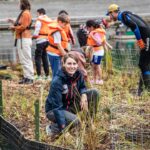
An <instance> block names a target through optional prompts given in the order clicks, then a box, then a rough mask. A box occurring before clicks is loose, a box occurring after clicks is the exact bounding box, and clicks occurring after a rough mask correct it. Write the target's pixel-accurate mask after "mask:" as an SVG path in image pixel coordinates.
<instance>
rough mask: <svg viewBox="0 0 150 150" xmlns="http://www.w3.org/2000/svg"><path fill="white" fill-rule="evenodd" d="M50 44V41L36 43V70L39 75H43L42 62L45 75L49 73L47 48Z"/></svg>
mask: <svg viewBox="0 0 150 150" xmlns="http://www.w3.org/2000/svg"><path fill="white" fill-rule="evenodd" d="M47 46H48V41H46V42H43V43H39V44H36V50H35V65H36V72H37V75H38V76H40V75H41V62H42V63H43V68H44V72H45V75H46V76H48V75H49V64H48V58H47V52H46V48H47Z"/></svg>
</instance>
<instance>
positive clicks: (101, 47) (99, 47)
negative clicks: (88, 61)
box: [87, 28, 106, 51]
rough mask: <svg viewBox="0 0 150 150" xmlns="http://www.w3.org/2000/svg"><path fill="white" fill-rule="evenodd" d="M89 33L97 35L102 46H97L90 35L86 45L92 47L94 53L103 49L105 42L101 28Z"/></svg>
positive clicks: (103, 31)
mask: <svg viewBox="0 0 150 150" xmlns="http://www.w3.org/2000/svg"><path fill="white" fill-rule="evenodd" d="M91 32H93V34H94V33H99V35H100V37H101V42H102V45H101V46H97V44H96V41H95V40H94V39H93V38H92V37H91V36H90V35H89V36H88V39H87V44H88V45H89V46H93V50H94V51H97V50H101V49H103V43H105V41H106V31H105V30H104V29H103V28H97V29H95V30H93V31H91Z"/></svg>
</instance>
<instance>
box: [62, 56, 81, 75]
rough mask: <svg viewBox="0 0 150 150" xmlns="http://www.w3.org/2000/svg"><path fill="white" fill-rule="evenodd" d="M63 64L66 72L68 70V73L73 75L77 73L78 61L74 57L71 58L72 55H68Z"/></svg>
mask: <svg viewBox="0 0 150 150" xmlns="http://www.w3.org/2000/svg"><path fill="white" fill-rule="evenodd" d="M63 66H64V68H65V70H66V72H67V73H68V74H70V75H71V76H73V75H74V73H75V72H76V71H77V69H78V63H77V62H76V61H75V60H74V59H73V58H71V57H68V58H67V59H66V61H65V62H64V64H63Z"/></svg>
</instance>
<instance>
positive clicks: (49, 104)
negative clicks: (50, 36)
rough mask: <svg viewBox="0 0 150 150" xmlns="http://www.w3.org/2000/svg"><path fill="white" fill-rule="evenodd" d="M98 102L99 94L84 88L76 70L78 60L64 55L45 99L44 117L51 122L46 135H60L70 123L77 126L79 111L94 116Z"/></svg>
mask: <svg viewBox="0 0 150 150" xmlns="http://www.w3.org/2000/svg"><path fill="white" fill-rule="evenodd" d="M98 101H99V92H98V91H97V90H96V89H89V90H87V88H86V85H85V81H84V78H83V75H82V73H81V72H80V71H79V70H78V59H77V58H76V57H75V56H74V55H71V54H67V55H65V56H64V58H63V67H62V69H61V70H59V71H58V72H57V75H56V76H55V77H54V79H53V80H52V82H51V86H50V90H49V94H48V97H47V99H46V105H45V111H46V116H47V118H48V119H49V120H50V121H51V122H52V124H51V125H50V126H47V131H48V134H51V133H52V134H54V133H56V134H58V133H61V132H62V131H64V129H65V128H66V126H67V125H68V124H69V123H71V122H73V125H74V126H76V125H78V124H79V119H78V117H77V113H78V112H80V111H87V112H88V111H90V112H92V116H93V115H95V114H96V111H97V104H98ZM49 131H50V132H51V133H50V132H49Z"/></svg>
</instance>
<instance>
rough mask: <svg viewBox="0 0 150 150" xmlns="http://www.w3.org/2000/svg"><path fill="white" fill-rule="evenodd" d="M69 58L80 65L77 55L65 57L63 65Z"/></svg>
mask: <svg viewBox="0 0 150 150" xmlns="http://www.w3.org/2000/svg"><path fill="white" fill-rule="evenodd" d="M68 58H72V59H73V60H75V61H76V62H77V63H78V61H79V60H78V58H77V57H76V56H75V55H72V54H66V55H65V56H64V57H63V63H66V61H67V59H68Z"/></svg>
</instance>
